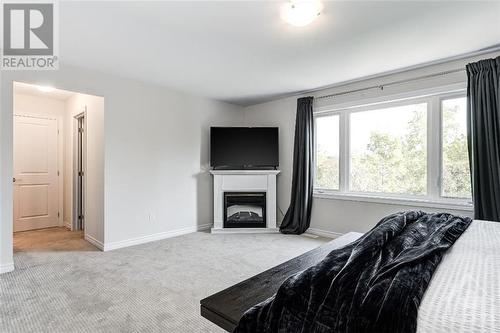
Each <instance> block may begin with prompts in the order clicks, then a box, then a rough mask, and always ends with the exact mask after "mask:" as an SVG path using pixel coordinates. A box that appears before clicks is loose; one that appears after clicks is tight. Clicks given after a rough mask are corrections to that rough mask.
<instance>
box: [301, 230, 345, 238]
mask: <svg viewBox="0 0 500 333" xmlns="http://www.w3.org/2000/svg"><path fill="white" fill-rule="evenodd" d="M306 234H311V235H316V236H321V237H326V238H331V239H335V238H339V237H340V236H343V235H344V234H343V233H341V232H334V231H328V230H323V229H318V228H309V229H307V231H306Z"/></svg>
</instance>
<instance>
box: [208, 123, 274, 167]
mask: <svg viewBox="0 0 500 333" xmlns="http://www.w3.org/2000/svg"><path fill="white" fill-rule="evenodd" d="M214 128H246V129H248V128H256V129H259V128H273V129H276V130H277V132H278V133H277V144H278V152H277V156H276V157H277V161H278V164H276V165H217V166H214V165H213V163H212V162H213V161H212V129H214ZM208 136H209V140H208V147H209V160H210V167H211V168H212V170H277V169H278V167H279V165H280V164H279V163H280V149H279V144H280V128H279V127H278V126H210V131H209V134H208Z"/></svg>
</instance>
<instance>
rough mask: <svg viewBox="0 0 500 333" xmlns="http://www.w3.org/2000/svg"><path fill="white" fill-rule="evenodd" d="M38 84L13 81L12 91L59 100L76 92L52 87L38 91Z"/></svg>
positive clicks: (67, 97) (65, 98)
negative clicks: (48, 89) (51, 88)
mask: <svg viewBox="0 0 500 333" xmlns="http://www.w3.org/2000/svg"><path fill="white" fill-rule="evenodd" d="M39 87H40V86H37V85H34V84H28V83H23V82H14V93H15V94H23V95H31V96H41V97H47V98H52V99H58V100H60V101H65V100H67V99H69V98H70V97H72V96H73V95H75V94H76V93H74V92H71V91H67V90H61V89H53V90H51V91H40V89H38V88H39Z"/></svg>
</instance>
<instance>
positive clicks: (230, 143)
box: [210, 127, 279, 169]
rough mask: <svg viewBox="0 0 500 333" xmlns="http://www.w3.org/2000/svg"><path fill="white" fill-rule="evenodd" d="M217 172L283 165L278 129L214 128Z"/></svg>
mask: <svg viewBox="0 0 500 333" xmlns="http://www.w3.org/2000/svg"><path fill="white" fill-rule="evenodd" d="M210 164H211V166H212V167H213V168H225V169H230V168H233V169H245V168H246V169H251V168H273V167H277V166H278V165H279V147H278V128H277V127H212V128H211V129H210Z"/></svg>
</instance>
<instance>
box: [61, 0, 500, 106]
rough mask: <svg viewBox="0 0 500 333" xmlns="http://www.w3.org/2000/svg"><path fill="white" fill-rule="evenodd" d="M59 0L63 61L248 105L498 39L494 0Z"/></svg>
mask: <svg viewBox="0 0 500 333" xmlns="http://www.w3.org/2000/svg"><path fill="white" fill-rule="evenodd" d="M282 3H283V2H280V1H248V2H247V1H231V2H230V1H225V2H224V1H222V2H212V1H200V2H189V1H182V2H181V1H178V2H130V1H129V2H117V1H112V2H85V1H82V2H61V3H60V22H61V23H60V49H61V57H60V59H61V61H62V62H63V63H67V64H72V65H77V66H83V67H86V68H90V69H95V70H99V71H103V72H107V73H112V74H117V75H120V76H122V77H129V78H134V79H139V80H143V81H148V82H153V83H156V84H160V85H163V86H167V87H171V88H174V89H177V90H182V91H186V92H189V93H193V94H197V95H201V96H206V97H210V98H215V99H219V100H224V101H228V102H232V103H236V104H241V105H249V104H254V103H258V102H263V101H266V100H270V99H273V98H277V97H280V96H283V95H286V94H290V93H293V92H297V91H304V90H309V89H314V88H318V87H322V86H327V85H331V84H335V83H339V82H343V81H346V80H351V79H355V78H359V77H363V76H367V75H373V74H377V73H382V72H386V71H390V70H396V69H399V68H404V67H408V66H413V65H417V64H420V63H425V62H428V61H432V60H436V59H442V58H447V57H450V56H455V55H459V54H463V53H467V52H472V51H476V50H480V49H483V48H487V47H490V46H492V45H497V44H500V1H490V2H482V1H470V2H467V1H416V2H410V1H343V2H339V1H329V2H325V8H324V11H323V13H322V15H321V16H320V17H319V18H318V19H317V20H316V21H315V22H313V23H312V24H311V25H309V26H307V27H303V28H296V27H292V26H289V25H287V24H286V23H284V22H283V21H281V19H280V15H279V8H280V5H281V4H282Z"/></svg>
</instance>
